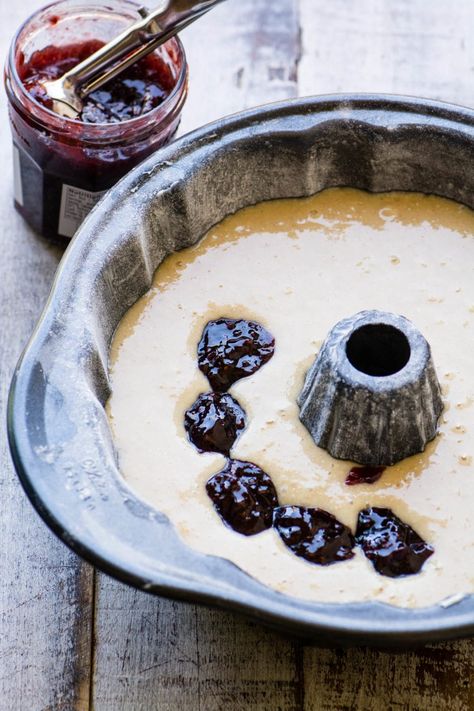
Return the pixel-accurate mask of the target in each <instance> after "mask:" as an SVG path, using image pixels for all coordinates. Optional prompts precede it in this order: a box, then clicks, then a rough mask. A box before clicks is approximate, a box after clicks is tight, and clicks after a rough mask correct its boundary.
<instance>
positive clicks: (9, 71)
mask: <svg viewBox="0 0 474 711" xmlns="http://www.w3.org/2000/svg"><path fill="white" fill-rule="evenodd" d="M140 11H141V6H140V5H138V4H136V3H135V2H132V1H131V0H104V4H98V3H97V2H91V3H89V2H88V1H87V0H61V1H60V2H56V3H53V4H52V5H49V6H47V7H45V8H43V9H41V10H39V11H38V12H37V13H35V14H34V15H33V16H32V17H30V18H29V19H28V20H27V21H26V22H25V23H24V24H23V25H22V27H20V29H19V30H18V32H17V34H16V35H15V37H14V38H13V42H12V45H11V49H10V53H9V57H8V60H7V64H6V68H5V86H6V91H7V94H8V99H9V116H10V125H11V130H12V135H13V161H14V198H15V206H16V208H17V210H18V211H19V212H20V213H21V214H22V215H23V217H24V218H25V219H26V221H27V222H28V223H29V224H30V225H31V226H32V227H33V228H34V229H35V230H36V231H37V232H39V233H41V234H42V235H44V236H45V237H47V238H48V239H51V240H53V241H59V242H64V241H65V240H66V241H67V240H68V239H69V238H71V237H72V236H73V234H74V233H75V231H76V229H77V228H78V227H79V225H80V224H81V222H82V221H83V219H84V218H85V216H86V215H87V213H88V212H89V211H90V210H91V209H92V207H93V206H94V205H95V203H96V202H97V201H98V199H99V198H100V197H101V195H103V193H104V192H105V191H106V190H108V189H109V188H110V187H111V186H112V185H114V183H115V182H116V181H117V180H118V179H119V178H121V177H122V176H123V175H124V174H125V173H127V172H128V171H129V170H130V169H131V168H133V166H135V165H137V163H139V162H140V161H142V160H143V159H144V158H146V157H147V156H148V155H150V153H152V152H153V151H155V150H156V149H157V148H159V147H160V146H161V145H163V144H164V143H166V142H167V141H169V140H170V139H171V138H172V136H173V135H174V133H175V131H176V129H177V127H178V124H179V120H180V116H181V110H182V107H183V104H184V101H185V98H186V93H187V74H188V70H187V63H186V57H185V54H184V50H183V46H182V44H181V42H180V41H179V39H178V38H172V39H171V40H169V41H168V42H166V44H164V45H162V46H161V47H160V48H159V49H157V50H156V51H154V52H153V53H151V54H149V55H148V56H147V57H144V58H143V59H141V60H140V61H139V62H138V63H136V64H135V65H133V66H131V67H129V68H128V69H127V70H125V71H124V72H123V73H122V74H121V75H119V76H118V77H116V78H115V79H112V80H110V81H109V82H108V83H107V84H105V85H103V86H102V87H100V88H99V89H96V90H95V91H94V92H92V93H91V94H90V96H88V97H86V99H85V100H84V107H83V110H82V112H81V114H80V116H79V117H78V118H77V119H71V118H65V117H63V116H61V115H59V114H58V113H56V112H54V111H53V106H52V102H51V100H50V99H49V98H48V96H47V95H46V93H45V91H44V89H43V88H42V81H44V80H47V79H55V78H58V77H60V76H62V75H63V74H64V73H65V72H66V71H68V70H69V69H70V68H72V66H75V65H76V64H78V63H79V62H80V61H82V60H83V59H85V58H86V57H88V56H90V55H91V54H92V53H93V52H95V51H96V50H97V49H98V48H99V47H101V46H103V45H104V44H105V43H106V42H108V41H109V40H110V39H112V38H113V37H114V36H116V35H118V34H119V33H120V32H122V31H123V30H124V29H125V28H126V27H127V26H128V25H130V24H132V23H133V22H135V21H136V20H137V19H139V18H140V16H141V15H140Z"/></svg>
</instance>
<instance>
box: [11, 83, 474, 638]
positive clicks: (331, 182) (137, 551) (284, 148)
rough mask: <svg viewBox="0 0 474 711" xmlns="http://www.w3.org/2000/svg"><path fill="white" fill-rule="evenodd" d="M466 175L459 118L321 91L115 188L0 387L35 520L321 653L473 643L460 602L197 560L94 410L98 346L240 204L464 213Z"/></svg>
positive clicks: (163, 591) (213, 136) (471, 150)
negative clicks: (134, 476) (144, 491)
mask: <svg viewBox="0 0 474 711" xmlns="http://www.w3.org/2000/svg"><path fill="white" fill-rule="evenodd" d="M473 166H474V112H472V111H470V110H468V109H462V108H458V107H455V106H450V105H443V104H440V103H436V102H431V101H424V100H417V99H408V98H396V97H390V96H382V97H377V96H336V97H331V96H330V97H320V98H309V99H302V100H297V101H290V102H285V103H282V104H276V105H272V106H269V107H262V108H257V109H254V110H251V111H247V112H245V113H242V114H239V115H237V116H233V117H230V118H226V119H223V120H220V121H217V122H215V123H213V124H210V125H209V126H206V127H205V128H202V129H200V130H198V131H195V132H194V133H192V134H190V135H188V136H185V137H184V138H181V139H180V140H178V141H176V142H175V143H173V144H172V145H170V146H168V147H166V148H165V149H162V150H161V151H160V152H158V153H157V154H156V155H154V156H152V157H151V158H150V159H148V160H147V161H146V162H145V163H143V164H142V165H140V166H138V167H137V168H136V169H134V170H133V171H132V172H131V173H129V174H128V175H127V176H126V177H125V178H123V180H121V181H120V183H118V185H117V186H116V187H115V188H114V189H112V190H111V191H110V192H109V193H108V194H107V195H106V196H105V197H104V198H103V199H102V200H101V202H100V203H99V205H98V206H97V207H96V208H95V209H94V211H93V212H92V213H91V215H90V216H89V218H88V219H87V220H86V222H85V223H84V225H83V227H82V228H81V229H80V231H79V233H78V235H77V237H76V238H75V239H74V241H73V242H72V244H71V246H70V247H69V249H68V251H67V253H66V256H65V257H64V260H63V262H62V264H61V267H60V269H59V273H58V276H57V279H56V282H55V284H54V287H53V290H52V294H51V298H50V300H49V302H48V305H47V307H46V309H45V311H44V313H43V316H42V318H41V320H40V322H39V324H38V326H37V328H36V331H35V333H34V335H33V337H32V339H31V341H30V343H29V345H28V347H27V349H26V351H25V353H24V355H23V357H22V359H21V361H20V363H19V365H18V369H17V371H16V373H15V376H14V379H13V383H12V387H11V393H10V401H9V412H8V429H9V440H10V446H11V451H12V456H13V460H14V463H15V466H16V469H17V471H18V474H19V476H20V479H21V481H22V484H23V486H24V488H25V490H26V492H27V494H28V496H29V497H30V499H31V501H32V502H33V504H34V506H35V507H36V509H37V510H38V512H39V513H40V515H41V516H42V517H43V518H44V520H45V521H46V523H47V524H48V525H49V526H50V527H51V528H52V529H53V531H55V533H56V534H57V535H58V536H59V537H60V538H61V539H62V540H63V541H64V542H65V543H66V544H67V545H68V546H70V547H71V548H72V549H73V550H75V551H76V552H77V553H79V554H80V555H81V556H83V557H84V558H86V559H87V560H88V561H90V562H91V563H93V564H94V565H96V566H97V567H99V568H101V569H102V570H104V571H105V572H106V573H109V574H110V575H113V576H115V577H116V578H118V579H120V580H122V581H124V582H126V583H129V584H131V585H134V586H136V587H137V588H141V589H143V590H147V591H148V592H151V593H156V594H158V595H165V596H169V597H174V598H179V599H183V600H190V601H197V602H202V603H208V604H212V605H217V606H220V607H223V608H230V609H233V610H237V611H239V612H242V613H245V614H246V615H249V616H251V617H252V618H254V619H257V620H259V621H261V622H263V623H265V624H268V625H271V626H273V627H278V628H279V629H281V630H284V631H287V632H290V633H292V634H296V635H301V636H305V637H307V638H311V639H313V640H315V641H318V642H319V643H322V644H325V643H328V644H339V643H346V644H348V643H349V644H359V643H362V644H373V645H382V646H398V647H405V646H409V645H410V646H411V645H413V644H422V643H425V642H427V641H433V640H441V639H449V638H455V637H462V636H467V635H469V634H472V633H474V600H473V598H472V597H469V598H465V599H464V600H463V601H461V602H460V603H459V604H456V605H453V606H452V607H448V608H446V609H444V608H442V607H441V606H434V607H430V608H425V609H421V610H420V609H419V610H408V609H400V608H396V607H391V606H389V605H386V604H383V603H378V602H374V603H354V604H316V603H310V602H305V601H302V600H298V599H295V598H291V597H287V596H285V595H283V594H279V593H277V592H274V591H273V590H271V589H270V588H267V587H265V586H264V585H262V584H260V583H258V582H256V581H255V580H254V579H252V578H251V577H250V576H249V575H247V574H246V573H244V572H243V571H241V570H240V569H239V568H237V567H236V566H235V565H233V564H232V563H230V562H229V561H227V560H225V559H222V558H218V557H212V556H206V555H203V554H200V553H197V552H195V551H194V550H193V549H192V548H190V547H189V546H187V545H185V544H184V543H183V542H182V541H181V540H180V538H179V537H178V535H177V534H176V532H175V530H174V528H173V526H172V525H171V524H170V522H169V521H168V519H167V518H166V517H165V516H164V515H162V514H161V513H159V512H158V511H156V510H155V509H153V508H151V507H150V506H148V505H147V504H146V503H144V502H143V501H142V500H140V499H139V498H138V497H137V496H136V495H135V494H134V492H133V491H132V490H131V489H129V488H128V486H127V485H126V483H125V482H124V480H123V479H122V477H121V475H120V472H119V471H118V469H117V465H116V458H115V455H114V447H113V443H112V439H111V434H110V431H109V427H108V422H107V418H106V415H105V412H104V403H105V401H106V400H107V397H108V395H109V385H108V376H107V358H108V347H109V343H110V340H111V338H112V335H113V333H114V330H115V328H116V326H117V324H118V322H119V321H120V319H121V317H122V316H123V315H124V313H125V311H126V310H127V309H128V308H129V307H130V306H131V305H132V304H133V303H134V302H135V301H136V300H137V299H138V298H139V297H140V296H142V294H144V292H145V291H146V290H147V289H148V288H149V286H150V284H151V280H152V276H153V272H154V270H155V269H156V268H157V266H158V265H159V264H160V262H161V260H162V259H163V258H164V256H165V255H166V254H167V253H169V252H170V251H172V250H176V249H180V248H183V247H187V246H189V245H191V244H193V243H194V242H196V241H197V240H198V239H199V238H200V237H201V236H202V235H203V234H204V233H205V232H206V231H207V230H208V229H209V228H210V227H211V226H212V225H214V224H215V223H217V222H219V221H220V220H221V219H222V218H223V217H225V216H226V215H228V214H229V213H232V212H234V211H235V210H238V209H239V208H242V207H244V206H246V205H250V204H254V203H257V202H259V201H262V200H269V199H273V198H282V197H296V196H306V195H311V194H313V193H317V192H318V191H320V190H322V189H323V188H327V187H330V186H352V187H355V188H363V189H366V190H371V191H386V190H416V191H421V192H425V193H435V194H437V195H441V196H445V197H448V198H454V199H455V200H458V201H460V202H463V203H465V204H466V205H469V206H470V207H474V168H473ZM440 495H441V494H440Z"/></svg>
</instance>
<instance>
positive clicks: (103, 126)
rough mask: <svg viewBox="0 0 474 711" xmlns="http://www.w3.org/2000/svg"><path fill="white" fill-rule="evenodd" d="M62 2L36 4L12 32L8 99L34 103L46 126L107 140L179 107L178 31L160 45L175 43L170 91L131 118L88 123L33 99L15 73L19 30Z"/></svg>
mask: <svg viewBox="0 0 474 711" xmlns="http://www.w3.org/2000/svg"><path fill="white" fill-rule="evenodd" d="M66 1H67V0H66ZM119 2H120V4H122V5H129V6H130V8H131V9H132V10H135V11H136V10H138V8H140V7H142V5H141V4H139V3H137V2H135V0H119ZM63 4H64V0H55V1H54V2H52V3H49V4H48V5H45V6H43V7H41V8H39V9H38V10H36V11H35V12H33V13H32V14H31V15H29V16H28V18H27V19H26V20H25V21H24V22H23V23H22V24H21V25H20V26H19V27H18V29H17V31H16V32H15V34H14V36H13V38H12V41H11V44H10V49H9V52H8V55H7V62H6V67H5V86H6V89H7V94H8V95H9V98H10V100H13V99H16V100H17V101H18V103H19V104H20V106H21V107H22V108H23V109H25V108H31V107H33V108H34V114H33V117H34V119H35V120H36V121H38V122H40V123H41V124H42V125H43V126H44V127H45V128H47V129H49V130H56V131H59V132H61V133H66V132H67V131H68V130H71V131H73V132H76V131H79V130H82V131H84V130H85V132H86V133H87V134H88V137H90V138H91V139H92V140H94V139H95V140H98V139H100V138H101V137H104V138H106V139H107V140H110V138H111V133H114V130H115V131H117V133H118V134H120V136H121V137H123V134H124V133H128V131H129V130H133V129H136V128H139V127H141V126H148V124H149V123H150V122H153V120H154V119H156V117H157V116H158V115H160V114H162V118H161V119H160V120H159V122H160V123H161V122H163V119H166V118H167V117H168V109H170V110H171V109H173V107H174V105H175V104H177V105H178V108H180V104H181V105H182V103H183V102H184V98H185V92H186V86H187V78H188V64H187V59H186V53H185V51H184V47H183V43H182V42H181V40H180V38H179V37H178V36H177V35H175V36H174V37H171V38H170V39H169V40H167V42H165V43H164V44H163V45H162V46H164V47H166V45H168V44H175V45H176V47H177V49H178V54H179V57H180V59H181V66H180V68H179V74H178V76H177V80H176V83H175V85H174V86H173V88H172V90H171V91H170V93H169V94H168V95H167V96H166V98H165V99H164V100H163V101H162V102H161V104H159V105H158V106H155V108H153V109H152V110H151V111H147V112H146V113H145V114H142V115H141V116H135V117H133V118H130V119H126V120H125V121H120V122H118V123H107V122H101V123H88V122H85V121H78V120H77V119H72V118H68V117H67V116H62V115H61V114H58V113H56V112H55V111H52V110H51V109H48V108H47V107H46V106H43V105H42V104H40V103H39V102H38V101H36V99H35V98H34V97H33V96H32V95H31V93H30V92H29V91H28V90H27V89H26V87H25V85H24V83H23V82H22V80H21V79H20V76H19V74H18V70H17V63H16V52H17V51H18V50H19V49H20V51H21V48H19V47H18V41H19V37H20V35H21V33H22V32H23V31H24V30H25V29H26V28H27V27H28V25H29V24H30V23H31V22H32V21H33V20H34V19H35V18H36V17H37V16H38V15H40V13H44V12H45V11H48V10H53V9H55V8H57V7H58V6H59V5H63ZM84 5H86V6H88V7H90V8H91V9H93V8H94V7H96V8H100V7H104V6H105V7H107V9H111V4H110V0H109V2H107V3H105V2H100V0H95V1H94V0H92V1H90V0H84ZM15 89H16V91H15ZM183 94H184V96H183ZM22 99H23V101H22ZM180 100H181V101H180ZM25 104H26V106H25ZM155 125H156V124H155ZM105 133H107V136H105V135H104V134H105Z"/></svg>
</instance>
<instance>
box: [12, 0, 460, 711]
mask: <svg viewBox="0 0 474 711" xmlns="http://www.w3.org/2000/svg"><path fill="white" fill-rule="evenodd" d="M41 4H43V2H42V0H24V2H22V3H15V4H13V3H7V0H0V18H1V23H0V44H1V47H2V48H4V51H3V52H2V54H5V52H6V49H7V46H8V42H9V38H10V37H11V35H12V33H13V31H14V29H15V27H16V26H17V25H18V24H19V23H20V22H21V21H22V20H23V19H24V18H25V17H26V15H27V14H28V12H31V11H33V10H34V9H36V8H37V7H39V6H40V5H41ZM473 30H474V2H472V0H457V1H456V2H453V0H431V1H430V2H427V0H273V2H270V1H269V0H228V2H227V3H225V4H223V5H222V6H221V7H219V8H217V9H216V10H215V11H213V12H212V13H211V14H210V15H208V16H207V17H206V18H204V19H202V20H201V21H200V22H199V23H198V24H196V25H195V26H194V27H192V28H189V29H188V30H186V31H185V32H184V33H183V40H184V43H185V46H186V50H187V54H188V58H189V62H190V66H191V81H190V95H189V100H188V103H187V106H186V109H185V112H184V116H183V122H182V129H181V130H182V131H184V130H190V129H192V128H194V127H195V126H198V125H201V124H203V123H205V122H207V121H210V120H212V119H214V118H217V117H219V116H221V115H223V114H228V113H231V112H234V111H237V110H239V109H241V108H243V107H247V106H251V105H255V104H258V103H264V102H267V101H275V100H279V99H282V98H286V97H291V96H296V95H298V94H299V95H305V94H310V93H332V92H340V91H377V92H388V93H390V92H393V93H407V94H414V95H421V96H430V97H436V98H440V99H444V100H448V101H454V102H457V103H464V104H467V105H471V106H472V105H473V104H474V93H473V92H474V43H473V40H472V36H473ZM1 112H2V113H1V120H2V124H1V125H2V131H1V134H0V161H1V164H2V165H3V166H4V168H3V170H2V181H3V186H2V190H1V191H0V224H1V230H0V241H1V254H2V272H1V278H0V295H1V306H2V309H1V312H0V318H1V326H0V334H1V338H0V378H1V380H0V403H1V406H2V411H3V412H5V404H6V397H7V392H8V385H9V381H10V378H11V375H12V371H13V368H14V366H15V363H16V360H17V357H18V356H19V354H20V351H21V349H22V347H23V346H24V344H25V343H26V341H27V339H28V336H29V334H30V332H31V330H32V328H33V325H34V323H35V321H36V319H37V317H38V315H39V313H40V311H41V309H42V307H43V305H44V303H45V300H46V298H47V294H48V290H49V288H50V285H51V281H52V279H53V276H54V272H55V269H56V267H57V263H58V261H59V259H60V256H61V255H60V252H59V250H57V249H55V248H52V247H50V246H48V245H47V244H46V243H45V242H44V241H43V240H41V239H40V238H38V237H37V236H35V235H34V234H33V233H32V232H31V231H30V230H29V229H28V228H27V227H26V226H25V224H24V223H23V222H22V220H21V219H20V217H19V216H18V215H17V214H15V212H14V210H13V208H12V176H11V168H10V138H9V135H8V129H7V119H6V109H5V97H4V96H2V100H1ZM1 464H2V466H1V470H0V495H1V508H0V541H1V545H0V575H1V583H0V709H1V710H2V711H3V710H5V711H16V710H17V709H18V711H55V710H56V709H57V710H64V711H77V710H78V711H88V710H90V709H95V710H96V711H121V710H122V709H123V710H124V711H149V710H155V709H157V710H159V711H168V710H169V711H178V710H181V709H184V710H185V711H188V710H189V711H195V710H196V711H198V710H199V711H220V710H221V709H225V710H226V711H241V710H242V711H246V710H247V709H258V710H259V711H267V710H268V711H278V710H280V711H313V710H314V711H320V710H321V711H352V710H353V709H355V710H357V711H379V710H380V709H388V710H392V709H393V710H394V711H395V710H396V711H409V710H413V711H418V710H420V711H424V710H425V709H426V710H430V711H431V709H434V710H437V709H448V710H449V711H464V710H466V711H469V710H470V709H473V708H474V690H473V688H472V662H471V659H472V655H473V652H474V643H473V642H471V641H463V642H457V643H452V644H448V645H432V646H429V647H427V648H426V649H423V650H421V651H417V652H411V653H405V654H392V653H391V654H388V653H382V652H376V651H373V650H360V649H359V650H321V649H317V648H311V647H308V646H304V645H302V644H300V643H298V642H293V641H290V640H287V639H284V638H283V637H281V636H279V635H277V634H275V633H273V632H269V631H267V630H265V629H262V628H260V627H259V626H257V625H255V624H252V623H249V622H247V621H245V620H242V619H240V618H238V617H236V616H234V615H232V614H228V613H224V612H217V611H209V610H206V609H204V608H201V607H197V606H193V605H185V604H183V603H177V602H171V601H167V600H160V599H158V598H153V597H150V596H147V595H145V594H143V593H140V592H137V591H135V590H132V589H130V588H127V587H125V586H123V585H121V584H119V583H117V582H115V581H113V580H111V579H109V578H107V577H106V576H104V575H102V574H101V573H96V572H95V571H93V570H92V568H91V567H90V566H88V565H86V564H85V563H83V562H82V561H80V560H79V559H78V558H77V557H76V556H75V555H73V554H72V553H70V552H69V551H68V549H66V548H65V547H64V546H63V545H62V544H61V543H59V542H58V541H57V540H56V539H55V538H54V536H52V534H50V533H49V531H48V530H47V529H46V527H45V526H44V525H43V524H42V522H41V521H40V520H39V518H38V517H37V515H36V514H35V513H34V512H33V510H32V508H31V506H30V504H29V503H28V501H27V499H26V497H25V496H24V495H23V493H22V491H21V489H20V487H19V484H18V482H17V480H16V477H15V474H14V472H13V469H12V466H11V464H10V459H9V455H8V451H7V445H6V437H5V432H4V428H3V430H2V434H1Z"/></svg>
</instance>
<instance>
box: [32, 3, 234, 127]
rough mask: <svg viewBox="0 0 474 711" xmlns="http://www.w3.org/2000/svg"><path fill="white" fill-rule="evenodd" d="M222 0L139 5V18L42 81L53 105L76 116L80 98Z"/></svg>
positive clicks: (79, 106)
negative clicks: (59, 73) (150, 6)
mask: <svg viewBox="0 0 474 711" xmlns="http://www.w3.org/2000/svg"><path fill="white" fill-rule="evenodd" d="M221 2H223V0H165V1H164V2H162V3H161V5H160V6H159V7H157V8H155V9H154V10H147V9H146V8H144V7H141V8H140V9H139V10H138V12H139V13H140V15H141V18H142V19H141V20H138V21H137V22H135V23H134V24H133V25H131V26H130V27H128V28H127V29H126V30H124V32H122V33H121V34H120V35H118V36H117V37H115V38H114V39H113V40H111V41H110V42H108V43H107V44H106V45H104V46H103V47H101V49H99V50H98V51H97V52H94V54H92V55H91V56H90V57H88V58H87V59H85V60H84V61H83V62H81V63H80V64H77V65H76V66H75V67H73V69H71V70H70V71H68V72H66V73H65V74H63V76H62V77H60V78H59V79H55V80H54V81H45V82H43V87H44V88H45V89H46V92H47V94H48V96H50V97H51V99H52V100H53V109H54V111H55V112H56V113H58V114H60V115H61V116H66V117H68V118H77V117H78V115H79V114H80V113H81V111H82V108H83V104H82V99H83V98H84V97H85V96H87V95H88V94H90V93H91V92H92V91H95V90H96V89H98V88H99V87H100V86H102V85H103V84H105V83H106V82H108V81H109V80H110V79H113V78H114V77H116V76H117V75H118V74H120V72H123V71H124V69H126V68H127V67H129V66H130V65H131V64H134V63H135V62H137V61H138V60H139V59H141V58H142V57H145V56H146V55H147V54H149V53H150V52H153V50H154V49H156V48H157V47H159V46H160V45H161V44H163V43H164V42H166V41H167V40H168V39H170V37H173V36H174V35H175V34H177V33H178V32H179V31H180V30H182V29H183V28H184V27H186V26H187V25H189V24H191V22H194V21H195V20H197V19H198V18H199V17H201V16H202V15H204V14H205V13H206V12H208V11H209V10H211V9H212V8H213V7H214V6H215V5H218V4H219V3H221Z"/></svg>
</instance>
